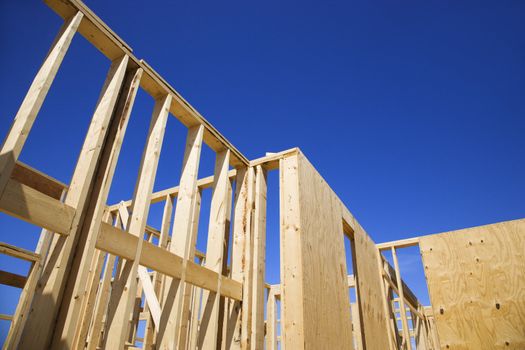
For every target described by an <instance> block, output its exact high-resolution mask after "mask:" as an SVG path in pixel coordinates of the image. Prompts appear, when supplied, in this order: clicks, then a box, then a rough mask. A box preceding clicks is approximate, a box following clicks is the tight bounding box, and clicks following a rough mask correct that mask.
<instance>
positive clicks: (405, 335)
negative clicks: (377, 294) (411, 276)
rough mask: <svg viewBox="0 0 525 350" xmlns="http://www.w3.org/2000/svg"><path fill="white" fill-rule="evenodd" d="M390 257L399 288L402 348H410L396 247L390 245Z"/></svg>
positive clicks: (410, 349) (409, 349)
mask: <svg viewBox="0 0 525 350" xmlns="http://www.w3.org/2000/svg"><path fill="white" fill-rule="evenodd" d="M391 250H392V259H393V260H394V269H395V270H396V280H397V285H398V290H399V308H400V310H401V311H400V312H401V324H402V325H403V344H401V347H402V348H407V349H408V350H412V342H411V341H410V333H409V331H408V321H407V311H406V307H405V295H404V293H403V285H402V281H401V273H400V272H399V263H398V261H397V254H396V248H395V247H392V248H391Z"/></svg>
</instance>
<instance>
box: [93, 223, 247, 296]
mask: <svg viewBox="0 0 525 350" xmlns="http://www.w3.org/2000/svg"><path fill="white" fill-rule="evenodd" d="M138 239H139V238H138V237H136V236H134V235H131V234H128V233H126V232H125V231H122V230H120V229H118V228H116V227H113V226H111V225H109V224H106V223H102V225H101V228H100V233H99V235H98V238H97V243H96V247H97V249H100V250H103V251H105V252H108V253H110V254H113V255H118V256H121V257H123V258H124V259H127V260H133V259H134V257H135V249H136V247H137V240H138ZM139 263H140V265H142V266H145V267H148V268H150V269H153V270H155V271H158V272H160V273H163V274H165V275H168V276H171V277H173V278H178V279H180V277H181V274H182V263H183V259H182V258H181V257H180V256H178V255H175V254H173V253H171V252H169V251H167V250H166V249H163V248H160V247H158V246H156V245H154V244H152V243H150V242H147V241H144V242H143V245H142V251H141V255H140V261H139ZM221 278H222V282H221V290H220V294H221V295H223V296H225V297H228V298H232V299H235V300H242V284H241V283H240V282H238V281H235V280H233V279H231V278H228V277H225V276H222V277H221ZM218 279H219V274H218V273H217V272H214V271H211V270H209V269H207V268H205V267H203V266H200V265H198V264H195V263H194V262H193V261H188V262H187V267H186V282H188V283H191V284H193V285H195V286H197V287H201V288H204V289H207V290H210V291H212V292H217V281H218Z"/></svg>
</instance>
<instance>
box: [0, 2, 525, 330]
mask: <svg viewBox="0 0 525 350" xmlns="http://www.w3.org/2000/svg"><path fill="white" fill-rule="evenodd" d="M86 4H87V5H88V6H90V7H91V9H92V10H94V12H95V13H96V14H98V15H99V17H101V18H102V19H103V20H104V21H105V22H106V23H108V24H109V26H110V27H111V28H112V29H113V30H114V31H115V32H116V33H118V34H119V35H120V36H121V37H122V38H123V39H124V40H125V41H126V42H127V43H128V44H129V45H130V46H131V47H132V48H133V49H134V52H135V55H136V56H138V57H139V58H144V59H145V60H146V61H147V62H148V63H149V64H150V65H152V66H153V67H154V68H155V69H156V70H157V71H158V72H159V73H161V75H162V76H163V77H164V78H166V80H167V81H169V82H170V83H171V84H172V85H173V86H174V87H175V88H176V89H177V90H178V91H179V92H180V93H181V94H182V95H183V96H184V97H185V98H186V99H187V100H188V101H189V102H190V103H192V104H193V105H194V106H195V107H196V108H197V109H198V110H199V111H200V112H201V113H202V114H203V115H204V116H205V117H206V118H207V119H208V120H209V121H210V122H211V123H212V124H213V125H215V126H216V127H217V129H218V130H219V131H221V132H222V133H223V134H224V135H225V136H226V137H227V138H228V139H229V140H230V141H231V142H232V143H233V144H234V145H235V146H236V147H238V148H239V149H240V150H241V152H243V153H244V154H245V155H246V156H247V157H248V158H250V159H253V158H257V157H259V156H262V155H264V153H265V152H276V151H281V150H283V149H287V148H291V147H295V146H298V147H300V148H301V149H302V150H303V152H304V153H305V154H306V156H307V157H308V158H309V159H310V161H311V162H312V163H313V164H314V165H315V166H316V167H317V169H318V170H319V171H320V173H321V174H322V175H323V176H324V177H325V179H326V180H327V181H328V183H329V184H330V185H331V187H332V188H333V189H334V190H335V191H336V192H337V193H338V195H339V196H340V198H341V199H342V200H343V201H344V202H345V203H346V204H347V206H348V207H349V209H350V210H351V211H352V212H353V213H354V215H355V216H356V217H357V218H358V220H359V221H360V222H361V224H362V225H363V226H364V227H365V229H366V230H367V231H368V233H369V234H370V235H371V236H372V238H373V239H374V240H375V241H376V242H383V241H388V240H394V239H400V238H406V237H411V236H417V235H423V234H429V233H435V232H442V231H446V230H451V229H456V228H463V227H468V226H475V225H481V224H487V223H492V222H497V221H503V220H510V219H517V218H522V217H525V201H524V198H525V137H524V134H525V103H524V97H525V64H524V63H525V2H522V1H491V2H487V1H481V2H480V1H462V2H457V1H424V2H421V1H405V2H395V3H394V2H391V1H367V2H355V1H330V2H320V1H319V2H313V1H308V2H304V1H302V2H299V1H293V2H292V1H287V2H283V1H266V2H263V3H261V2H258V3H255V2H246V1H227V2H224V1H222V2H217V1H209V2H206V1H193V2H190V1H184V2H180V1H152V2H147V3H146V2H144V1H135V0H133V1H129V0H128V1H124V0H113V1H94V0H91V1H86ZM60 25H61V19H60V18H59V17H58V16H57V15H55V14H54V12H52V11H51V10H50V9H48V8H47V6H46V5H44V4H43V3H42V2H40V1H28V0H26V1H9V2H8V1H2V2H0V44H1V47H2V54H1V55H0V76H1V77H2V79H1V80H0V105H1V106H2V117H1V118H2V119H1V121H2V122H1V123H0V137H2V138H3V137H4V136H5V135H6V133H7V131H8V128H9V126H10V123H11V119H12V117H13V116H14V115H15V113H16V111H17V109H18V106H19V104H20V102H21V101H22V99H23V96H24V94H25V92H26V90H27V88H28V87H29V85H30V83H31V80H32V78H33V76H34V74H35V73H36V71H37V69H38V67H39V65H40V63H41V62H42V59H43V57H44V56H45V54H46V52H47V50H48V48H49V46H50V44H51V42H52V40H53V38H54V36H55V34H56V33H57V31H58V28H59V27H60ZM108 67H109V62H108V61H107V59H106V58H105V57H103V56H102V55H101V54H100V53H98V52H97V51H96V50H95V49H93V48H92V46H91V45H89V44H88V43H87V41H86V40H84V39H83V38H82V37H80V36H77V37H75V40H74V42H73V44H72V46H71V48H70V51H69V52H68V55H67V56H66V59H65V60H64V64H63V67H62V68H61V70H60V71H59V74H58V76H57V79H56V81H55V83H54V85H53V87H52V89H51V92H50V94H49V97H48V100H47V101H46V103H45V104H44V107H43V108H42V112H41V115H40V116H39V119H38V121H37V123H36V124H35V127H34V130H33V131H32V133H31V134H30V137H29V141H28V144H27V147H26V149H24V152H23V154H22V157H21V159H22V160H23V161H25V162H27V163H28V164H30V165H32V166H34V167H36V168H38V169H40V170H43V171H45V172H47V173H49V174H51V175H52V176H54V177H56V178H58V179H60V180H62V181H64V182H69V181H70V178H71V174H72V170H73V168H74V163H75V161H76V157H77V155H78V151H79V149H80V147H81V144H82V141H83V135H84V133H85V131H86V129H87V125H88V122H89V118H90V115H91V113H92V111H93V108H94V105H95V102H96V99H97V96H98V92H99V89H100V87H101V85H102V83H103V80H104V77H105V74H106V72H107V69H108ZM152 106H153V102H152V100H151V98H150V97H149V96H148V95H146V94H145V93H143V92H142V93H139V96H138V99H137V105H136V107H135V109H134V110H133V114H132V124H131V125H130V129H129V132H128V135H127V138H126V140H125V145H124V148H125V150H124V151H123V154H122V157H121V158H122V160H121V162H120V163H119V166H118V169H117V174H118V176H117V180H116V181H115V184H114V186H113V188H112V191H111V196H110V197H111V198H110V203H114V202H116V201H118V200H119V199H122V198H124V199H127V198H129V197H131V193H132V191H133V181H134V178H135V176H136V172H137V168H138V162H139V160H140V150H141V149H142V147H143V144H144V139H145V132H146V130H145V129H146V128H147V125H148V121H149V117H150V114H151V110H152ZM167 135H168V136H169V137H167V139H166V141H165V143H164V151H163V156H162V159H161V164H160V167H159V178H158V181H157V183H156V185H155V187H156V189H160V188H164V187H167V186H172V185H175V184H176V183H177V181H178V176H179V171H180V163H181V158H182V146H183V143H184V138H185V134H184V128H183V127H181V125H180V124H179V123H178V122H177V121H176V120H175V119H174V118H172V120H170V122H169V124H168V131H167ZM170 135H171V136H170ZM212 169H213V157H212V154H211V152H210V151H209V150H208V151H206V150H205V152H204V155H203V167H202V169H201V175H203V176H206V175H210V174H211V173H212ZM277 184H278V178H277V174H276V173H275V172H274V173H272V174H270V176H269V205H270V209H269V212H268V245H269V247H272V249H270V250H269V253H268V254H269V259H268V263H267V266H268V280H269V281H270V282H272V283H276V282H278V281H279V276H278V212H277V208H278V202H277V200H278V191H277ZM206 198H208V199H209V194H205V201H206ZM206 210H208V209H207V208H206V204H204V205H203V219H202V221H203V222H204V223H203V225H204V226H206V224H207V222H206V221H207V218H206ZM160 211H161V208H159V207H153V208H152V214H151V215H150V216H151V218H150V219H149V221H150V223H151V224H153V225H156V226H158V225H159V213H160ZM203 225H201V226H203ZM0 228H1V231H0V232H1V233H0V240H1V241H5V242H8V243H11V244H15V245H19V246H22V247H25V248H28V249H34V248H35V244H36V240H37V238H38V229H36V228H34V227H32V226H30V225H27V224H25V223H20V222H18V221H17V220H13V219H11V218H9V217H7V216H6V215H4V214H0ZM200 231H202V232H201V233H202V234H200V235H199V247H200V248H201V249H204V248H205V227H204V228H201V230H200ZM401 258H402V264H404V266H406V270H404V271H407V272H406V276H405V275H404V277H405V278H406V279H407V280H409V282H410V279H411V278H412V276H411V269H410V267H411V266H413V265H414V264H413V261H414V259H417V251H415V252H411V253H406V254H405V255H404V257H403V255H402V257H401ZM0 259H1V260H0V268H2V269H4V270H8V271H12V272H18V273H22V272H23V271H24V267H23V266H20V265H19V264H17V263H16V262H15V261H14V260H12V259H6V258H0ZM403 261H404V263H403ZM418 273H419V276H420V277H421V275H420V271H419V272H418ZM409 285H411V284H410V283H409ZM411 286H413V288H414V289H415V290H416V292H418V293H419V290H420V289H421V288H424V286H422V285H420V284H418V283H415V285H414V283H413V284H412V285H411ZM0 288H2V289H0V293H1V294H0V313H12V310H14V303H15V301H14V300H16V299H15V298H16V295H17V294H16V291H15V290H14V289H12V288H9V287H0ZM421 295H422V294H421ZM421 298H422V299H424V300H425V298H426V297H425V296H423V295H422V296H421ZM6 330H7V323H6V322H5V321H0V336H1V337H3V336H4V335H5V332H6Z"/></svg>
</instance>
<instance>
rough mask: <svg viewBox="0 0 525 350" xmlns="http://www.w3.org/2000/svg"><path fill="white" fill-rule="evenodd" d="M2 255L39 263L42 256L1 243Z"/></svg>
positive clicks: (0, 251) (0, 250)
mask: <svg viewBox="0 0 525 350" xmlns="http://www.w3.org/2000/svg"><path fill="white" fill-rule="evenodd" d="M0 254H5V255H9V256H12V257H14V258H18V259H23V260H26V261H39V260H40V255H39V254H37V253H34V252H32V251H29V250H26V249H23V248H20V247H15V246H14V245H11V244H7V243H4V242H0Z"/></svg>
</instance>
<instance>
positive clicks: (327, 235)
mask: <svg viewBox="0 0 525 350" xmlns="http://www.w3.org/2000/svg"><path fill="white" fill-rule="evenodd" d="M283 167H284V169H282V170H283V171H282V173H281V176H282V178H281V181H282V182H281V185H283V184H285V186H291V187H287V188H286V189H285V191H284V193H283V197H284V198H282V199H281V200H282V202H283V203H282V204H283V211H284V213H283V222H282V224H283V231H282V235H283V237H281V239H282V246H281V249H282V252H281V253H282V255H283V267H282V269H283V270H282V286H283V288H282V289H283V291H282V292H283V320H284V328H285V335H284V346H285V348H286V349H352V346H353V345H352V324H351V320H350V300H349V297H348V282H347V271H346V260H345V251H344V241H343V239H344V237H343V226H342V214H341V203H340V201H339V199H338V198H337V196H336V195H335V194H334V193H333V191H332V190H331V189H330V187H329V186H328V185H327V184H326V182H325V181H324V179H323V178H322V177H321V176H320V175H319V174H318V173H317V171H316V170H315V169H314V168H313V166H312V165H311V164H310V163H309V162H308V160H307V159H306V158H305V157H304V156H303V155H302V154H300V153H298V154H296V155H293V156H291V157H289V158H286V159H285V160H284V162H283ZM297 184H298V186H297ZM290 188H292V189H293V188H295V190H293V191H292V190H290ZM294 197H295V198H294ZM297 214H298V215H297ZM297 265H300V266H297ZM292 305H293V306H292ZM297 308H300V309H301V310H297ZM298 328H302V329H298Z"/></svg>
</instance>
